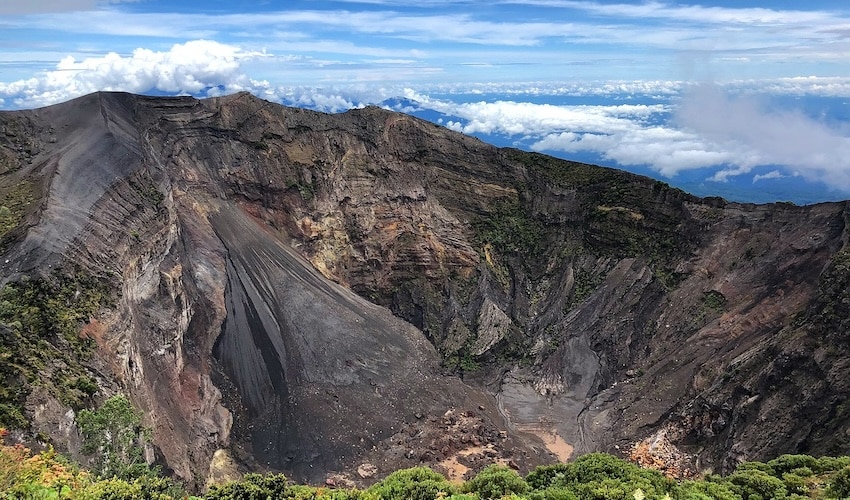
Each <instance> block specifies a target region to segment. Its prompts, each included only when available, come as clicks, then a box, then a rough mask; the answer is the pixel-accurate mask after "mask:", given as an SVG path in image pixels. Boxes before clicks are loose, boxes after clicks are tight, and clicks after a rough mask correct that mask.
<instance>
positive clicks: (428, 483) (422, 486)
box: [367, 467, 457, 500]
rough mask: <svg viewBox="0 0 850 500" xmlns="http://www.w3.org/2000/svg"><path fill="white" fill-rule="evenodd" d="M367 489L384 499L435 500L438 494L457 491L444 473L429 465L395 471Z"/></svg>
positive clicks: (445, 494) (448, 493)
mask: <svg viewBox="0 0 850 500" xmlns="http://www.w3.org/2000/svg"><path fill="white" fill-rule="evenodd" d="M367 491H368V492H369V493H371V494H374V495H377V496H378V498H380V499H382V500H433V499H434V498H437V496H438V495H439V496H449V495H453V494H454V493H456V492H457V490H456V488H455V487H454V486H453V485H452V484H451V483H450V482H448V480H446V478H445V477H443V475H442V474H440V473H438V472H434V471H432V470H431V469H429V468H427V467H413V468H410V469H402V470H399V471H396V472H393V473H392V474H390V475H389V476H387V477H386V478H384V480H382V481H379V482H377V483H375V484H374V485H372V487H371V488H369V489H368V490H367Z"/></svg>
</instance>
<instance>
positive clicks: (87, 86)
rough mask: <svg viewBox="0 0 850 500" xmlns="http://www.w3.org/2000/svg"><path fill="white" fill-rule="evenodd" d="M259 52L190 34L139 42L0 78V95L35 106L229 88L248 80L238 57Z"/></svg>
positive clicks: (242, 85)
mask: <svg viewBox="0 0 850 500" xmlns="http://www.w3.org/2000/svg"><path fill="white" fill-rule="evenodd" d="M264 55H265V54H263V53H258V52H246V51H243V50H241V49H240V48H239V47H236V46H234V45H228V44H223V43H218V42H214V41H209V40H194V41H189V42H186V43H184V44H176V45H174V46H173V47H171V49H170V50H168V51H164V52H157V51H152V50H149V49H142V48H139V49H136V50H134V51H133V52H132V54H131V55H129V56H122V55H119V54H117V53H114V52H110V53H109V54H106V55H105V56H101V57H88V58H85V59H82V60H76V59H75V58H74V57H71V56H68V57H66V58H64V59H62V60H61V61H59V63H58V64H57V65H56V67H55V69H54V70H52V71H47V72H44V73H40V74H37V75H36V76H34V77H32V78H29V79H24V80H18V81H14V82H8V83H3V82H0V96H2V97H3V98H5V99H7V100H10V101H11V102H13V103H14V105H15V106H17V107H36V106H45V105H49V104H54V103H56V102H61V101H64V100H67V99H70V98H73V97H77V96H80V95H84V94H87V93H90V92H95V91H98V90H122V91H127V92H149V91H161V92H166V93H171V94H198V93H199V92H201V91H204V90H205V89H208V88H213V87H224V88H225V89H226V90H227V91H230V92H233V91H238V90H243V89H246V88H250V87H251V86H252V81H251V80H250V79H249V78H248V77H247V76H246V75H245V74H244V73H243V72H242V71H241V68H240V65H241V63H242V62H243V61H245V60H248V59H253V58H256V57H262V56H264Z"/></svg>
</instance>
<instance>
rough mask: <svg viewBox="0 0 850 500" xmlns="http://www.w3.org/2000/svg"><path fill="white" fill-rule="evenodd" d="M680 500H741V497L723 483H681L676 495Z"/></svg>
mask: <svg viewBox="0 0 850 500" xmlns="http://www.w3.org/2000/svg"><path fill="white" fill-rule="evenodd" d="M676 497H677V498H679V499H681V500H710V499H716V500H741V496H740V495H738V494H737V493H735V492H734V491H732V489H731V488H730V487H729V486H728V485H726V484H724V483H723V482H713V481H705V480H703V481H683V482H682V483H681V484H680V485H679V487H678V492H677V495H676Z"/></svg>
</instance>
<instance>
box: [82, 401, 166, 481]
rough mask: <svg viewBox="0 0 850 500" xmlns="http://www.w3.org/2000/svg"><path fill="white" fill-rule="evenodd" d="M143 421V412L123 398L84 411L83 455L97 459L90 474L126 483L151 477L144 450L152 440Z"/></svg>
mask: <svg viewBox="0 0 850 500" xmlns="http://www.w3.org/2000/svg"><path fill="white" fill-rule="evenodd" d="M141 422H142V414H141V412H139V411H137V410H136V409H134V408H133V406H132V405H131V404H130V401H128V400H127V398H125V397H124V396H113V397H111V398H109V399H107V400H106V401H105V402H104V403H103V405H102V406H101V407H100V408H98V409H97V410H81V411H80V413H79V414H78V415H77V426H78V427H79V428H80V434H81V435H82V437H83V447H82V452H83V453H86V454H88V455H92V456H93V457H94V460H93V462H92V464H93V466H92V468H91V472H93V473H94V474H95V475H97V476H98V477H102V478H111V477H116V478H119V479H126V480H134V479H137V478H140V477H143V476H149V475H151V473H152V471H151V469H150V467H148V464H147V462H145V455H144V448H143V445H144V443H145V442H146V441H148V439H149V438H148V433H147V431H146V430H145V429H143V428H142V424H141Z"/></svg>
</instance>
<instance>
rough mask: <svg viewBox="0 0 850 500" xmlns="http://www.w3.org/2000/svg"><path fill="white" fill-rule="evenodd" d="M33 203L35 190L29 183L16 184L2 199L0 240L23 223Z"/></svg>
mask: <svg viewBox="0 0 850 500" xmlns="http://www.w3.org/2000/svg"><path fill="white" fill-rule="evenodd" d="M33 202H35V190H34V188H33V185H32V183H30V182H27V181H24V182H20V183H18V184H16V185H15V186H14V187H12V189H10V190H9V191H8V192H6V193H4V194H3V196H2V197H0V239H2V238H3V237H4V236H6V235H7V234H9V233H10V232H11V231H12V230H13V229H15V228H16V227H18V226H19V225H20V224H21V222H23V220H24V216H25V215H26V212H27V210H28V209H29V207H30V205H32V204H33Z"/></svg>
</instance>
